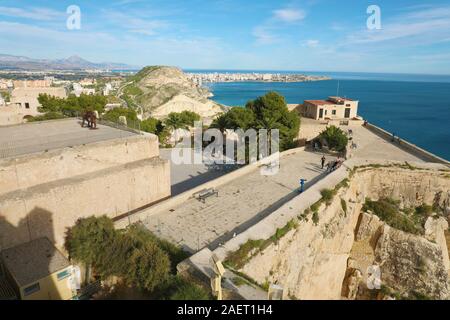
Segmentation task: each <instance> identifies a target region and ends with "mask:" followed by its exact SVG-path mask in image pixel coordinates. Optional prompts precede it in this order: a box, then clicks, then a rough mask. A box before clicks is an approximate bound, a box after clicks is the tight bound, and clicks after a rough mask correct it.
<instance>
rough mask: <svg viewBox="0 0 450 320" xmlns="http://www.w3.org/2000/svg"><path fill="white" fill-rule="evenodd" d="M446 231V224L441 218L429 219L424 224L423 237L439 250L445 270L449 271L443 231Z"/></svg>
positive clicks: (449, 266)
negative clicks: (434, 244)
mask: <svg viewBox="0 0 450 320" xmlns="http://www.w3.org/2000/svg"><path fill="white" fill-rule="evenodd" d="M447 229H448V222H447V220H446V219H444V218H442V217H439V218H435V217H429V218H428V219H427V221H426V222H425V237H426V238H427V239H428V240H430V241H433V242H435V243H436V244H437V245H439V247H440V248H441V250H442V256H443V259H444V266H445V270H449V269H450V262H449V257H448V248H447V241H446V238H445V230H447Z"/></svg>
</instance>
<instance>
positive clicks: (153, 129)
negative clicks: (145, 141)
mask: <svg viewBox="0 0 450 320" xmlns="http://www.w3.org/2000/svg"><path fill="white" fill-rule="evenodd" d="M163 129H164V126H163V124H162V122H161V121H160V120H158V119H155V118H148V119H146V120H143V121H142V122H141V130H142V131H145V132H149V133H153V134H156V135H157V134H159V133H160V132H161V131H162V130H163Z"/></svg>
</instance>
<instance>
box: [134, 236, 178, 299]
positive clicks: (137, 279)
mask: <svg viewBox="0 0 450 320" xmlns="http://www.w3.org/2000/svg"><path fill="white" fill-rule="evenodd" d="M169 272H170V261H169V257H168V255H167V254H166V253H165V252H164V251H163V250H162V249H161V248H160V247H159V246H158V245H157V244H156V243H155V242H145V243H144V244H143V245H142V246H141V247H140V248H136V249H134V251H133V253H132V255H131V257H130V260H129V268H128V271H127V274H126V279H127V281H128V282H129V283H132V284H134V285H136V286H137V287H139V288H141V289H145V290H148V291H152V290H153V289H155V288H156V287H157V286H158V285H160V284H161V283H164V282H165V281H166V280H167V278H168V276H169Z"/></svg>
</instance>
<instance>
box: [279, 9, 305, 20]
mask: <svg viewBox="0 0 450 320" xmlns="http://www.w3.org/2000/svg"><path fill="white" fill-rule="evenodd" d="M273 16H274V18H275V19H277V20H281V21H283V22H288V23H292V22H298V21H301V20H303V19H304V18H305V17H306V13H305V11H303V10H300V9H290V8H285V9H279V10H275V11H274V12H273Z"/></svg>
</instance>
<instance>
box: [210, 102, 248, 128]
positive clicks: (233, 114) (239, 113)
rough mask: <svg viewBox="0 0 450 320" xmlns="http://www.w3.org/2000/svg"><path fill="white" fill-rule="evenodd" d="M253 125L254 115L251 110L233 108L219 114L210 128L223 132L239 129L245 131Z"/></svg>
mask: <svg viewBox="0 0 450 320" xmlns="http://www.w3.org/2000/svg"><path fill="white" fill-rule="evenodd" d="M254 124H255V114H254V113H253V111H252V110H250V109H246V108H241V107H233V108H231V109H230V110H229V111H228V112H226V113H222V114H220V115H219V116H218V117H217V118H216V119H215V120H214V121H213V123H212V124H211V127H212V128H216V129H219V130H220V131H222V132H223V131H225V129H233V130H236V129H239V128H241V129H242V130H244V131H246V130H248V129H250V128H252V127H253V126H254Z"/></svg>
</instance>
